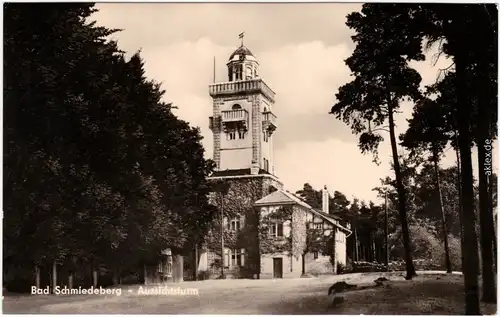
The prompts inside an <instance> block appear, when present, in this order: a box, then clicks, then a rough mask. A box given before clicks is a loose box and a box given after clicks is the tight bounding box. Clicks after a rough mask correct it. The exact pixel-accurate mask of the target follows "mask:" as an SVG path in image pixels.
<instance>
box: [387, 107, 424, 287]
mask: <svg viewBox="0 0 500 317" xmlns="http://www.w3.org/2000/svg"><path fill="white" fill-rule="evenodd" d="M393 102H394V101H392V100H388V106H389V109H388V110H389V111H388V114H389V134H390V139H391V150H392V158H393V161H394V172H395V174H396V187H397V192H398V198H399V199H398V205H399V206H398V207H399V208H398V209H399V218H400V221H401V231H402V233H403V246H404V250H405V261H406V279H407V280H411V279H412V277H413V276H415V275H417V272H416V271H415V266H414V265H413V258H412V254H411V245H410V230H409V228H408V219H407V214H406V189H405V188H404V185H403V179H402V175H401V167H400V165H399V157H398V149H397V143H396V135H395V131H394V113H393V111H394V107H393Z"/></svg>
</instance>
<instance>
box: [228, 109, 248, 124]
mask: <svg viewBox="0 0 500 317" xmlns="http://www.w3.org/2000/svg"><path fill="white" fill-rule="evenodd" d="M247 120H248V111H246V110H245V109H235V110H224V111H222V121H223V122H230V121H247Z"/></svg>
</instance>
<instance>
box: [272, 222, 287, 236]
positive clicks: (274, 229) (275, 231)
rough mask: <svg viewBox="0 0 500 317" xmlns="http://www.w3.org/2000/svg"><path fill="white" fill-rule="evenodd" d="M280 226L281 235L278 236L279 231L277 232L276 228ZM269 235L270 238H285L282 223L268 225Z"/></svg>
mask: <svg viewBox="0 0 500 317" xmlns="http://www.w3.org/2000/svg"><path fill="white" fill-rule="evenodd" d="M280 225H281V235H279V234H278V233H279V230H278V227H279V226H280ZM269 235H271V236H272V237H276V238H278V237H284V236H285V233H284V225H283V222H272V223H271V224H270V225H269Z"/></svg>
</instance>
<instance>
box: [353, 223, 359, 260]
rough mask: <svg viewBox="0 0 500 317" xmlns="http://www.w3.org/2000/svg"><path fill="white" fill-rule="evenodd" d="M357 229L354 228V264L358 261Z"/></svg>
mask: <svg viewBox="0 0 500 317" xmlns="http://www.w3.org/2000/svg"><path fill="white" fill-rule="evenodd" d="M358 248H359V245H358V229H357V228H356V227H354V262H357V261H359V254H358V253H359V250H358Z"/></svg>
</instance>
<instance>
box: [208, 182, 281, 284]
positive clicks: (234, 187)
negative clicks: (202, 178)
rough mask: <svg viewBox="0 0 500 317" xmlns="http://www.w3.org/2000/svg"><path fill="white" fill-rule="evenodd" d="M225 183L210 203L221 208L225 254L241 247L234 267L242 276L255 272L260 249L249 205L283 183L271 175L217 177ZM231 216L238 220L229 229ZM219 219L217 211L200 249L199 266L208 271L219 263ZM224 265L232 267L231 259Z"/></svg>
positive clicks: (253, 212) (256, 215) (216, 268)
mask: <svg viewBox="0 0 500 317" xmlns="http://www.w3.org/2000/svg"><path fill="white" fill-rule="evenodd" d="M221 179H222V180H224V181H225V182H227V183H228V185H229V191H228V193H227V194H226V195H224V196H223V197H221V196H220V195H218V196H217V195H212V197H211V199H210V200H211V203H212V204H213V205H215V206H217V208H218V210H221V207H222V208H223V214H224V220H223V226H224V247H225V248H226V249H227V250H225V254H226V253H227V252H228V251H229V252H230V251H231V250H242V253H243V254H244V256H243V262H244V265H242V267H241V268H240V269H239V270H238V271H239V272H238V275H240V276H242V277H253V275H254V274H259V267H260V251H259V240H258V227H259V213H258V210H256V209H255V208H254V207H253V204H254V202H255V201H257V200H259V199H260V198H262V197H263V196H265V195H267V194H268V193H269V191H270V189H271V187H274V188H277V187H282V186H283V185H282V184H281V183H280V182H279V181H278V180H277V179H276V178H275V177H273V176H271V175H266V174H262V175H256V176H250V175H248V176H242V177H234V178H221ZM233 219H238V220H239V226H240V228H239V230H237V231H232V230H231V228H228V227H229V223H230V222H231V220H233ZM220 226H221V222H220V215H216V217H215V220H214V222H213V224H212V230H211V232H210V233H209V235H208V237H207V239H206V240H207V244H206V245H205V248H204V250H203V251H202V253H201V257H200V264H199V270H201V271H204V270H207V271H209V272H211V273H212V275H217V274H218V272H220V265H215V264H216V263H217V262H219V263H221V262H220V261H221V238H220V237H221V233H220V232H221V227H220ZM226 264H228V265H227V266H226V268H227V269H228V272H229V270H230V269H232V265H231V263H226Z"/></svg>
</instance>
